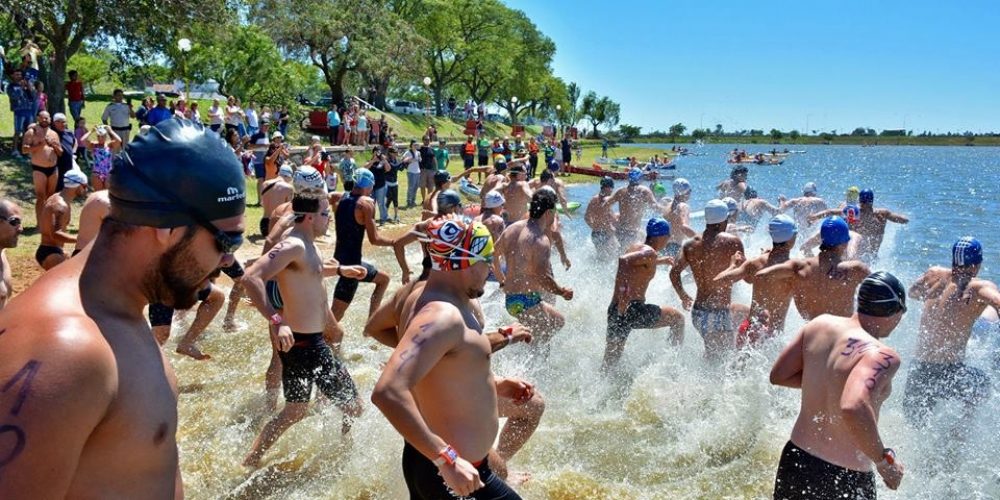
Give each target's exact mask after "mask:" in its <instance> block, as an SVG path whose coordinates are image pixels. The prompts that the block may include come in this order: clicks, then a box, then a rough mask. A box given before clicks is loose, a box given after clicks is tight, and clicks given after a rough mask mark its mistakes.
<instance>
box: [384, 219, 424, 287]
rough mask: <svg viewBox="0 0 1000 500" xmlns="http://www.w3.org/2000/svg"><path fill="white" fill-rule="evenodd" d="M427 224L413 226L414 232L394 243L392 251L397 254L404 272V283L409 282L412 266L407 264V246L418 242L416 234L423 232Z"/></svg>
mask: <svg viewBox="0 0 1000 500" xmlns="http://www.w3.org/2000/svg"><path fill="white" fill-rule="evenodd" d="M424 227H426V224H424V223H422V222H421V223H418V224H416V225H415V226H413V230H412V231H410V232H408V233H406V234H404V235H402V236H400V237H399V238H396V240H395V241H393V242H392V251H393V253H395V254H396V262H398V263H399V269H400V270H402V271H403V282H404V283H405V282H406V281H409V279H408V278H409V275H410V265H409V264H408V263H407V262H406V245H409V244H410V243H413V242H414V241H417V235H416V234H415V233H418V232H423V231H424Z"/></svg>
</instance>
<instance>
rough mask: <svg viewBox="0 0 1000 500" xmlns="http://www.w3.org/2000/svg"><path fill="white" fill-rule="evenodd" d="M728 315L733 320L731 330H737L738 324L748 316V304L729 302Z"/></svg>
mask: <svg viewBox="0 0 1000 500" xmlns="http://www.w3.org/2000/svg"><path fill="white" fill-rule="evenodd" d="M729 315H730V317H731V318H732V320H733V321H732V323H733V326H732V328H733V331H737V330H739V329H740V325H741V324H743V320H745V319H747V318H749V317H750V306H747V305H743V304H736V303H733V304H730V305H729Z"/></svg>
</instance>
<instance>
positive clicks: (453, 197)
mask: <svg viewBox="0 0 1000 500" xmlns="http://www.w3.org/2000/svg"><path fill="white" fill-rule="evenodd" d="M436 198H437V200H436V201H435V203H434V206H435V208H436V209H437V213H436V214H434V216H432V217H430V218H428V219H427V220H424V221H421V222H418V223H416V224H414V225H413V228H412V229H411V230H410V231H408V232H407V233H406V234H404V235H403V236H400V237H399V238H397V239H396V240H395V241H393V243H392V248H393V251H394V253H395V254H396V262H397V263H398V264H399V268H400V270H401V271H402V276H401V279H402V281H403V284H404V285H405V284H406V283H409V281H410V275H411V273H410V265H409V264H408V263H407V262H406V246H407V245H409V244H411V243H413V242H417V241H419V242H420V248H421V251H422V252H423V256H424V258H423V261H422V262H421V266H422V268H423V269H422V271H421V273H420V277H419V278H417V279H418V280H420V281H423V280H426V279H427V276H428V275H429V274H430V272H431V264H432V263H431V255H430V253H429V252H428V251H427V242H426V241H425V239H421V238H422V236H423V235H424V233H425V231H426V228H427V226H428V225H429V224H431V223H432V222H433V221H435V220H439V219H441V218H443V217H446V216H448V215H452V214H456V213H458V212H459V211H460V210H461V209H462V198H461V196H459V195H458V193H456V192H454V191H452V190H450V189H446V190H444V191H441V192H440V193H438V194H437V196H436Z"/></svg>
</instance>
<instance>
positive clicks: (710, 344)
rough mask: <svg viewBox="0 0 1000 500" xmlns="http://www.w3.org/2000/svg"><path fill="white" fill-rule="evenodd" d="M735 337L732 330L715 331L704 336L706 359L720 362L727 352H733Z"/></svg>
mask: <svg viewBox="0 0 1000 500" xmlns="http://www.w3.org/2000/svg"><path fill="white" fill-rule="evenodd" d="M735 335H736V334H735V333H733V332H732V331H731V330H714V331H711V332H709V333H707V334H705V335H703V336H702V340H704V341H705V358H706V359H709V360H712V361H718V360H719V359H720V358H721V357H722V355H723V354H724V353H725V352H727V351H730V350H732V348H733V342H734V339H735V338H736V337H735Z"/></svg>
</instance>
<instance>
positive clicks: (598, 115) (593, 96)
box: [580, 91, 621, 137]
mask: <svg viewBox="0 0 1000 500" xmlns="http://www.w3.org/2000/svg"><path fill="white" fill-rule="evenodd" d="M580 114H581V115H583V117H584V118H586V119H587V121H589V122H590V125H591V126H592V127H593V132H592V135H593V137H598V130H597V128H598V127H599V126H601V125H602V124H607V125H608V126H610V127H613V126H615V125H617V124H618V120H619V119H620V115H621V105H619V104H618V103H617V102H614V101H612V100H611V99H610V98H609V97H607V96H605V97H600V98H599V97H597V93H596V92H594V91H590V92H587V95H585V96H583V101H581V103H580Z"/></svg>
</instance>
